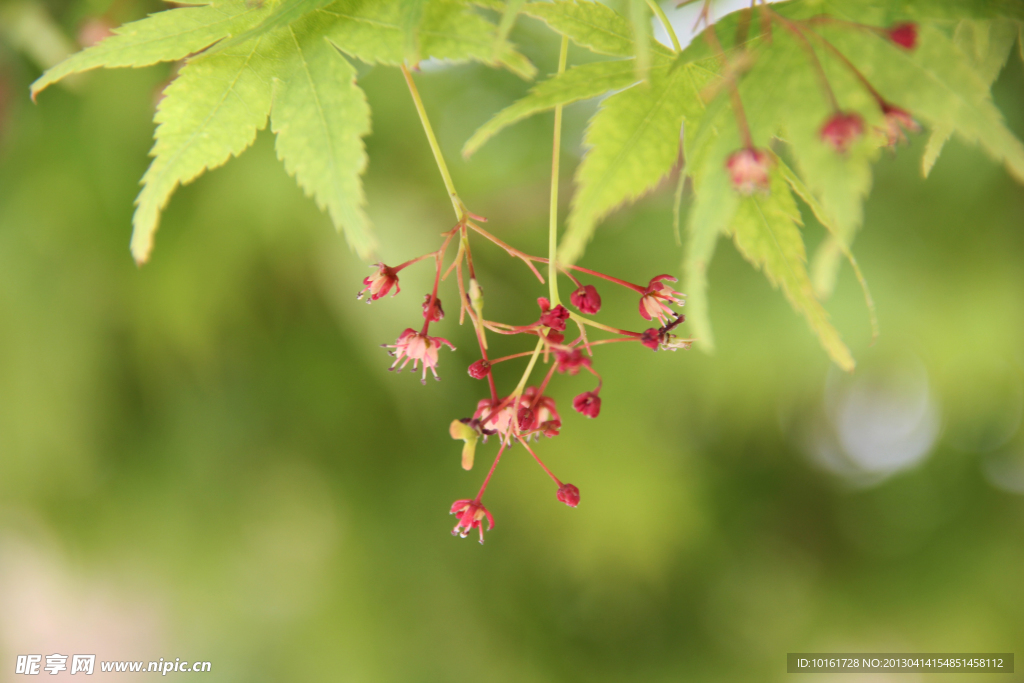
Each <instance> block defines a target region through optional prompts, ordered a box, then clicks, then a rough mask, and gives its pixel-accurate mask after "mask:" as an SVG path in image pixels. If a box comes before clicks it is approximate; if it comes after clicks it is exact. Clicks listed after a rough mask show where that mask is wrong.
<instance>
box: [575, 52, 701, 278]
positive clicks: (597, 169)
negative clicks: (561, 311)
mask: <svg viewBox="0 0 1024 683" xmlns="http://www.w3.org/2000/svg"><path fill="white" fill-rule="evenodd" d="M710 75H711V74H709V72H707V71H706V70H705V69H703V68H702V67H701V66H699V65H695V64H681V63H677V64H674V65H673V67H672V68H670V69H668V70H667V71H666V72H652V73H651V77H650V80H649V82H641V83H638V84H636V85H634V86H633V87H631V88H629V89H627V90H624V91H622V92H620V93H616V94H615V95H612V96H610V97H608V98H607V99H605V100H604V101H603V102H602V103H601V107H600V109H598V112H597V114H595V115H594V118H593V119H592V120H591V122H590V125H589V126H588V127H587V132H586V135H585V136H584V144H585V145H586V146H587V147H588V150H587V152H586V153H585V155H584V157H583V161H582V162H581V163H580V165H579V168H578V169H577V170H576V178H575V179H576V194H575V195H574V196H573V200H572V209H571V211H570V212H569V217H568V219H567V228H566V232H565V236H564V238H563V239H562V243H561V245H560V246H559V250H558V258H559V260H560V261H563V262H565V263H573V262H575V261H576V260H577V259H578V258H579V257H580V256H581V255H582V254H583V250H584V248H585V247H586V244H587V242H589V241H590V238H591V237H592V236H593V234H594V230H595V229H596V227H597V223H598V221H600V220H601V219H602V218H604V217H605V216H606V215H608V213H610V212H611V211H612V210H613V209H615V208H617V207H618V206H620V205H622V204H624V203H626V202H631V201H634V200H636V199H637V198H638V197H640V196H642V195H643V194H645V193H646V192H648V191H650V190H651V189H653V188H654V187H655V186H657V184H658V183H659V182H660V181H661V179H662V178H664V177H665V176H666V175H667V174H668V173H669V171H671V170H672V168H673V166H675V165H676V163H677V162H678V160H679V153H680V149H681V147H682V128H683V122H684V121H685V122H686V125H687V126H696V125H697V123H698V121H699V120H700V117H701V116H702V114H703V113H704V104H703V101H702V100H701V98H700V91H701V89H702V87H703V86H704V85H705V84H706V83H707V81H708V79H709V77H710Z"/></svg>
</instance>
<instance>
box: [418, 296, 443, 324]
mask: <svg viewBox="0 0 1024 683" xmlns="http://www.w3.org/2000/svg"><path fill="white" fill-rule="evenodd" d="M423 317H424V318H426V319H427V320H429V321H430V322H432V323H436V322H438V321H439V320H441V319H442V318H444V309H443V308H441V300H440V299H438V298H436V297H434V296H431V295H430V294H427V296H426V297H425V298H424V299H423Z"/></svg>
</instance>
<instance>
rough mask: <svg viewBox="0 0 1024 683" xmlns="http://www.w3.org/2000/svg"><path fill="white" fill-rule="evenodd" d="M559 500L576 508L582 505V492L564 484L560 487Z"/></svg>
mask: <svg viewBox="0 0 1024 683" xmlns="http://www.w3.org/2000/svg"><path fill="white" fill-rule="evenodd" d="M558 500H559V501H561V502H563V503H565V504H566V505H568V506H569V507H571V508H574V507H576V506H577V505H579V504H580V490H579V489H578V488H576V487H575V486H573V485H572V484H562V485H561V486H559V487H558Z"/></svg>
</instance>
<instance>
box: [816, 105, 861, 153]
mask: <svg viewBox="0 0 1024 683" xmlns="http://www.w3.org/2000/svg"><path fill="white" fill-rule="evenodd" d="M863 133H864V119H862V118H861V117H860V116H859V115H857V114H854V113H853V112H841V111H840V112H836V113H835V114H833V115H832V116H831V117H829V119H828V121H826V122H825V125H823V126H822V127H821V139H822V140H824V141H825V142H827V143H828V144H830V145H832V147H833V148H834V149H835V150H836V151H837V152H839V153H840V154H842V153H843V152H845V151H846V150H847V149H849V147H850V145H852V144H853V142H854V140H856V139H857V138H859V137H860V136H861V134H863Z"/></svg>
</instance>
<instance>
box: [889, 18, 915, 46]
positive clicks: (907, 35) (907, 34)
mask: <svg viewBox="0 0 1024 683" xmlns="http://www.w3.org/2000/svg"><path fill="white" fill-rule="evenodd" d="M888 33H889V40H891V41H892V42H894V43H896V44H897V45H899V46H900V47H903V48H906V49H908V50H913V49H914V48H915V47H917V24H915V23H914V22H912V21H910V22H907V23H905V24H896V25H895V26H892V27H890V28H889V31H888Z"/></svg>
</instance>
